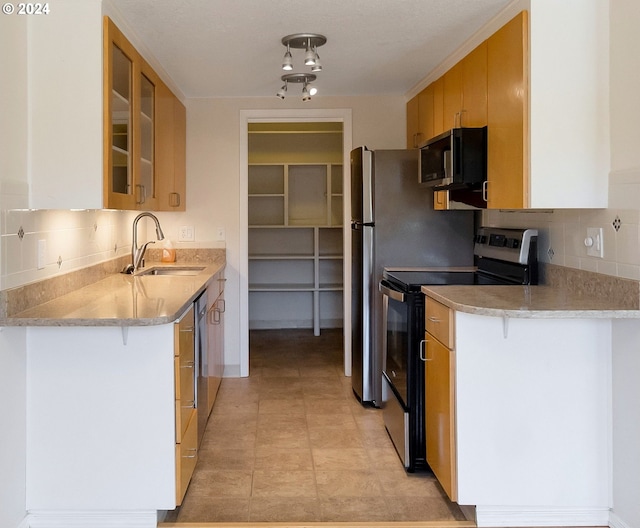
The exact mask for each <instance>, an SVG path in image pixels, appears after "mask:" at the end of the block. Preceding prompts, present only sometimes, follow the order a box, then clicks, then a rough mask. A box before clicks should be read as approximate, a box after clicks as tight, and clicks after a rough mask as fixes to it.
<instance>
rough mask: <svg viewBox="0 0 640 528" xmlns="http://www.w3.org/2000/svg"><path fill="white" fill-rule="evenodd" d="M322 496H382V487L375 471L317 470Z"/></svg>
mask: <svg viewBox="0 0 640 528" xmlns="http://www.w3.org/2000/svg"><path fill="white" fill-rule="evenodd" d="M316 482H317V485H318V494H319V495H320V497H372V496H374V497H380V496H382V488H381V487H380V484H379V482H378V479H377V478H376V475H375V473H372V472H370V471H367V470H364V471H363V470H353V469H350V470H344V471H335V470H332V471H328V470H317V471H316Z"/></svg>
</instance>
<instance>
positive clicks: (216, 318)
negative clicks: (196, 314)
mask: <svg viewBox="0 0 640 528" xmlns="http://www.w3.org/2000/svg"><path fill="white" fill-rule="evenodd" d="M220 321H221V318H220V310H218V308H214V309H213V310H211V320H210V321H209V322H210V323H211V324H212V325H219V324H220Z"/></svg>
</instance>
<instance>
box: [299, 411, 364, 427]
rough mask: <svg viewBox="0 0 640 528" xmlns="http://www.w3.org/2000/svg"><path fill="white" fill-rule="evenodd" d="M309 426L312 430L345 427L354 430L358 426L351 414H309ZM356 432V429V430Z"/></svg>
mask: <svg viewBox="0 0 640 528" xmlns="http://www.w3.org/2000/svg"><path fill="white" fill-rule="evenodd" d="M307 424H308V426H309V428H310V429H314V428H315V429H321V428H325V427H343V426H344V427H345V428H350V429H353V428H354V426H355V425H356V422H355V420H354V419H353V415H352V414H351V413H345V414H333V413H332V414H307ZM354 431H355V429H354Z"/></svg>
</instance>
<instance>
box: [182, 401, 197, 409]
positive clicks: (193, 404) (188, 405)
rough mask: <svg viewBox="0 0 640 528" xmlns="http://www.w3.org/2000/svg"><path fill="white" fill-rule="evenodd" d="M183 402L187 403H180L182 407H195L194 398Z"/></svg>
mask: <svg viewBox="0 0 640 528" xmlns="http://www.w3.org/2000/svg"><path fill="white" fill-rule="evenodd" d="M185 403H186V404H187V405H182V408H183V409H195V408H196V401H195V400H187V401H186V402H185Z"/></svg>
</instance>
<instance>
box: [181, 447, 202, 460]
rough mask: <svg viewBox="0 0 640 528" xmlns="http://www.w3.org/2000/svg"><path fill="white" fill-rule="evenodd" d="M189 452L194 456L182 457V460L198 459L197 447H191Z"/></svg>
mask: <svg viewBox="0 0 640 528" xmlns="http://www.w3.org/2000/svg"><path fill="white" fill-rule="evenodd" d="M187 451H189V452H190V453H193V455H182V458H196V457H197V456H198V450H197V449H196V448H195V447H190V448H189V449H187Z"/></svg>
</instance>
